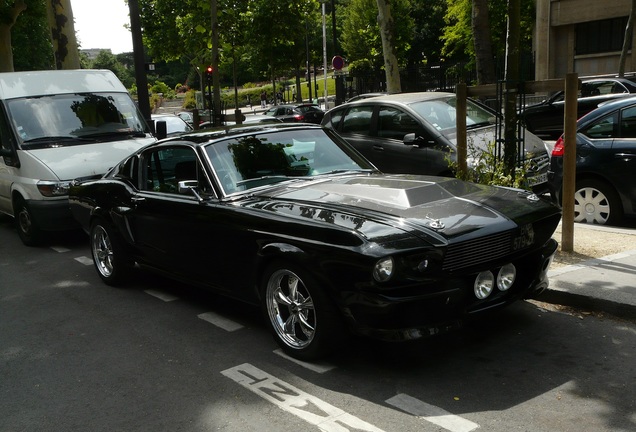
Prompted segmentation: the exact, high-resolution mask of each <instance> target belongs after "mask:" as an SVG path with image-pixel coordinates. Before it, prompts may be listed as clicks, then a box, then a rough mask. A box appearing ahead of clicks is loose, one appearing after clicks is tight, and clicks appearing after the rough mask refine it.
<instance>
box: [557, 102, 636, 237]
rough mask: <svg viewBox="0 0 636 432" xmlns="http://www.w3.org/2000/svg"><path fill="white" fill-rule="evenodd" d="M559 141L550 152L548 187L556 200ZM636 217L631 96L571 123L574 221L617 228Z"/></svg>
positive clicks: (635, 126)
mask: <svg viewBox="0 0 636 432" xmlns="http://www.w3.org/2000/svg"><path fill="white" fill-rule="evenodd" d="M563 151H564V141H563V137H561V138H559V140H558V141H557V142H556V144H555V146H554V149H553V151H552V158H551V163H550V174H549V177H550V185H551V187H552V188H553V189H554V190H555V191H556V194H557V196H558V198H559V200H560V199H561V196H562V186H563ZM634 216H636V97H630V98H623V99H621V100H617V101H612V102H608V103H606V104H604V105H601V106H600V107H599V108H597V109H595V110H594V111H592V112H591V113H589V114H587V115H586V116H584V117H582V118H581V119H579V120H578V122H577V134H576V186H575V194H574V220H575V221H576V222H587V223H594V224H601V225H605V224H609V225H618V224H621V223H623V222H625V220H624V219H625V218H626V217H630V218H633V217H634Z"/></svg>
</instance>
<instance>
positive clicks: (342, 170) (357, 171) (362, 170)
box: [316, 169, 376, 176]
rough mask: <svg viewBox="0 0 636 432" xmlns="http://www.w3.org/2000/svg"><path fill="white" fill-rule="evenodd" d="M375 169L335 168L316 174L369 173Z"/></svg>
mask: <svg viewBox="0 0 636 432" xmlns="http://www.w3.org/2000/svg"><path fill="white" fill-rule="evenodd" d="M375 171H376V170H372V169H335V170H331V171H327V172H324V173H318V174H316V176H323V175H331V174H358V173H360V174H368V173H372V172H375Z"/></svg>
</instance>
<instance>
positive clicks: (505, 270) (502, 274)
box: [497, 264, 517, 291]
mask: <svg viewBox="0 0 636 432" xmlns="http://www.w3.org/2000/svg"><path fill="white" fill-rule="evenodd" d="M516 277H517V269H516V268H515V266H514V265H512V264H506V265H505V266H503V267H502V268H501V269H500V270H499V273H498V274H497V288H499V290H500V291H507V290H509V289H510V287H511V286H512V284H513V283H515V278H516Z"/></svg>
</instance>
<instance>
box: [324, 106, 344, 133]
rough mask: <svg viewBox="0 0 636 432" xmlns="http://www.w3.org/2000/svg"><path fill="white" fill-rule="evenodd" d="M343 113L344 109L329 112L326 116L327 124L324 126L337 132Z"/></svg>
mask: <svg viewBox="0 0 636 432" xmlns="http://www.w3.org/2000/svg"><path fill="white" fill-rule="evenodd" d="M344 112H345V110H344V109H339V110H333V111H330V112H329V114H328V123H327V124H326V125H325V126H327V127H330V128H331V129H334V130H338V129H339V128H340V123H341V121H342V114H344Z"/></svg>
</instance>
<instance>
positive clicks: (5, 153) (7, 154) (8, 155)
mask: <svg viewBox="0 0 636 432" xmlns="http://www.w3.org/2000/svg"><path fill="white" fill-rule="evenodd" d="M0 157H2V158H4V164H5V165H6V166H12V167H16V168H20V160H19V159H18V156H17V154H16V153H15V152H13V150H11V149H7V148H4V147H0Z"/></svg>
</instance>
